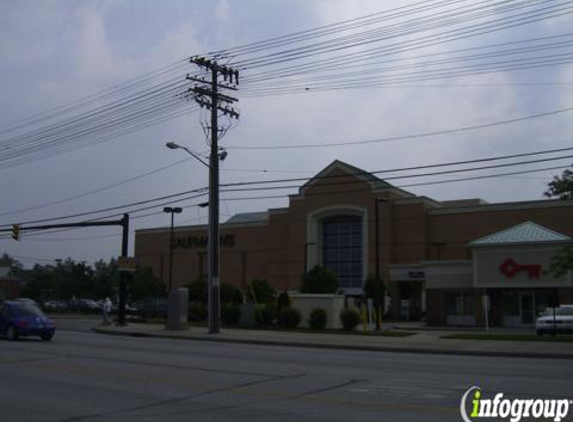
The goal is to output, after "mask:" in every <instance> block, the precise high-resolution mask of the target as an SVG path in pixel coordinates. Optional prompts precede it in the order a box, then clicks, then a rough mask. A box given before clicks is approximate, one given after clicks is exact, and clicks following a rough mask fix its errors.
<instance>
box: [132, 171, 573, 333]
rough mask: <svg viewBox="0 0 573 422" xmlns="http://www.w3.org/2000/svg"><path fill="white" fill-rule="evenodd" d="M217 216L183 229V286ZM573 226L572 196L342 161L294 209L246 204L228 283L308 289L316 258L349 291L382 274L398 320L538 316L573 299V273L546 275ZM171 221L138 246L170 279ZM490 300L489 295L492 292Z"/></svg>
mask: <svg viewBox="0 0 573 422" xmlns="http://www.w3.org/2000/svg"><path fill="white" fill-rule="evenodd" d="M207 232H208V230H207V226H205V225H200V226H186V227H176V228H175V231H174V242H173V247H174V254H173V285H174V286H175V287H177V286H183V285H186V284H189V283H191V282H192V281H194V280H196V279H197V278H198V277H200V276H202V275H206V273H207V271H208V263H207V262H208V261H207V259H208V257H207V242H208V239H207ZM572 236H573V201H557V200H541V201H528V202H513V203H499V204H487V203H485V202H484V201H482V200H479V199H469V200H459V201H442V202H440V201H436V200H433V199H431V198H427V197H423V196H416V195H414V194H412V193H410V192H407V191H405V190H402V189H400V188H397V187H394V186H392V185H390V184H389V183H387V182H385V181H384V180H381V179H379V178H377V177H376V176H374V175H372V174H370V173H367V172H365V171H363V170H360V169H358V168H356V167H353V166H350V165H348V164H346V163H343V162H341V161H335V162H333V163H332V164H331V165H329V166H328V167H326V168H325V169H324V170H322V171H321V172H320V173H318V174H317V175H316V176H314V177H313V178H311V179H310V180H309V181H308V182H307V183H305V184H304V185H303V186H301V188H300V189H299V192H298V193H297V194H295V195H291V196H289V206H288V207H287V208H280V209H270V210H268V211H265V212H257V213H246V214H239V215H236V216H233V217H232V218H230V219H229V220H228V221H227V222H225V223H223V224H222V225H221V239H220V242H221V271H220V275H221V281H222V282H227V283H231V284H233V285H235V286H237V287H239V288H245V286H246V284H247V283H248V282H249V281H250V280H252V279H255V278H263V279H266V280H267V281H269V282H270V283H271V284H273V285H274V286H275V287H276V288H277V289H278V290H297V289H298V288H299V287H300V284H301V277H302V275H303V274H304V273H305V272H306V271H307V270H309V269H311V268H313V267H314V266H315V265H324V266H326V267H329V268H331V269H332V270H333V271H335V272H336V274H337V275H338V277H339V286H340V290H341V292H344V293H345V294H347V295H351V296H359V295H361V294H362V285H363V283H364V281H365V280H366V278H367V277H370V276H374V275H375V274H376V273H379V274H380V277H381V279H382V280H384V282H385V283H386V285H387V292H388V294H389V301H388V302H389V309H388V312H389V313H390V314H391V316H392V317H393V318H405V319H419V318H422V317H425V316H427V319H428V322H429V323H430V324H435V325H442V324H451V325H480V324H484V323H485V313H484V312H483V306H482V304H487V305H488V306H489V307H488V309H489V311H488V313H487V316H488V323H490V322H491V323H492V324H493V325H528V324H531V323H532V322H531V321H532V319H531V318H532V316H533V315H535V314H536V312H538V310H539V309H541V308H542V307H543V306H547V304H549V303H553V302H554V301H558V302H560V303H573V294H572V292H573V281H572V275H571V274H570V273H569V274H566V275H565V276H563V277H561V278H559V279H554V278H553V277H551V276H550V275H548V274H547V272H546V270H547V268H548V265H549V262H550V259H551V257H552V256H553V255H554V254H555V253H556V252H557V251H558V250H559V248H560V247H562V246H563V245H567V244H569V243H571V237H572ZM169 240H170V231H169V229H144V230H138V231H137V232H136V238H135V255H136V259H137V260H138V262H139V264H140V265H142V266H145V267H149V268H151V269H152V271H153V273H154V274H155V275H156V276H157V277H158V278H159V279H161V280H162V281H164V282H166V283H167V280H168V273H169V268H168V265H169V249H170V241H169ZM484 298H485V299H484Z"/></svg>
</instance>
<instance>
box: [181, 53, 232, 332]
mask: <svg viewBox="0 0 573 422" xmlns="http://www.w3.org/2000/svg"><path fill="white" fill-rule="evenodd" d="M190 62H191V63H194V64H196V65H197V66H199V67H202V68H204V69H206V70H208V71H210V73H211V75H210V76H211V80H210V81H209V80H207V79H204V78H197V77H194V76H190V75H187V80H190V81H193V82H196V83H197V84H196V85H194V86H193V87H191V88H189V90H188V93H189V94H190V95H191V96H192V97H193V98H194V100H195V101H196V102H197V103H198V104H199V105H200V106H201V107H202V108H203V107H206V108H207V109H208V110H210V111H211V156H210V157H209V237H208V238H209V333H210V334H218V333H219V331H220V327H221V310H220V308H221V306H220V305H221V296H220V290H221V288H220V279H219V268H220V250H219V249H220V237H219V159H223V158H224V155H223V154H226V152H225V151H223V152H220V150H219V145H218V142H219V122H218V117H219V113H222V114H223V115H226V116H229V117H231V118H235V119H238V118H239V113H238V112H237V111H236V110H235V109H234V108H232V107H231V105H232V104H233V103H234V102H236V101H238V99H237V98H233V97H231V96H228V95H226V94H223V93H220V92H219V89H220V88H221V89H230V90H234V91H236V90H237V87H236V86H237V85H238V84H239V71H238V70H234V69H231V68H230V67H227V66H221V65H219V64H218V63H217V62H216V61H214V60H209V59H205V58H203V57H192V58H191V59H190ZM220 76H222V77H223V80H224V82H225V83H224V84H223V83H220V82H219V77H220Z"/></svg>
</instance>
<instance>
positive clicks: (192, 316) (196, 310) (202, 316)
mask: <svg viewBox="0 0 573 422" xmlns="http://www.w3.org/2000/svg"><path fill="white" fill-rule="evenodd" d="M208 314H209V310H208V309H207V305H205V304H204V303H201V302H191V303H189V312H188V316H189V321H205V320H207V316H208Z"/></svg>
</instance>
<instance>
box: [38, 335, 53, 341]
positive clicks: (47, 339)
mask: <svg viewBox="0 0 573 422" xmlns="http://www.w3.org/2000/svg"><path fill="white" fill-rule="evenodd" d="M40 337H41V338H42V340H44V341H50V340H51V339H52V337H54V334H53V333H48V334H42V335H41V336H40Z"/></svg>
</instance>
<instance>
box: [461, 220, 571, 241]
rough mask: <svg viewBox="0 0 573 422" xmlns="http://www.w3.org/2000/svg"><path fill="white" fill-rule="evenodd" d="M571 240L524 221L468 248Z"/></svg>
mask: <svg viewBox="0 0 573 422" xmlns="http://www.w3.org/2000/svg"><path fill="white" fill-rule="evenodd" d="M571 240H572V239H571V238H570V237H569V236H566V235H564V234H562V233H558V232H556V231H554V230H551V229H548V228H547V227H544V226H541V225H539V224H537V223H534V222H533V221H525V222H523V223H520V224H518V225H516V226H513V227H509V228H507V229H505V230H502V231H499V232H496V233H492V234H490V235H487V236H484V237H480V238H479V239H476V240H473V241H471V242H470V243H469V246H495V245H508V244H531V243H563V242H570V241H571Z"/></svg>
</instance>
